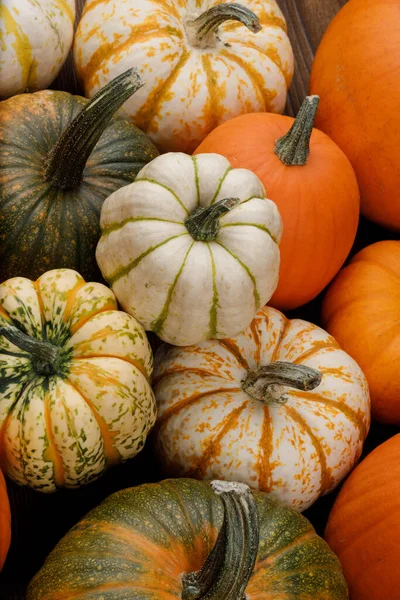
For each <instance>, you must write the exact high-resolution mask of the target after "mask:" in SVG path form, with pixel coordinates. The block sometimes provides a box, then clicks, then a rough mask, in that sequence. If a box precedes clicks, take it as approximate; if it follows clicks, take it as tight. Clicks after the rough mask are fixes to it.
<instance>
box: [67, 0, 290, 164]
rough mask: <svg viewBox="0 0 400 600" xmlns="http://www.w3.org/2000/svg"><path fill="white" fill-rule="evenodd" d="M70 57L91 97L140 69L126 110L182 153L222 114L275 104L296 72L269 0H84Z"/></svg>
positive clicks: (272, 108)
mask: <svg viewBox="0 0 400 600" xmlns="http://www.w3.org/2000/svg"><path fill="white" fill-rule="evenodd" d="M74 60H75V66H76V70H77V73H78V75H79V77H80V79H81V80H82V82H83V85H84V89H85V94H86V95H87V96H88V97H92V96H93V95H94V94H95V93H96V91H97V90H98V89H99V88H100V87H102V86H103V85H105V84H106V83H108V82H109V81H110V80H111V79H112V78H113V77H115V76H116V75H118V74H120V73H122V72H123V71H125V70H126V69H127V68H128V67H132V66H135V67H137V68H138V69H139V71H140V73H141V75H142V76H143V79H144V80H145V81H146V85H145V86H144V87H143V88H142V89H141V90H139V92H137V93H136V94H135V96H134V97H132V98H131V99H130V100H128V102H127V103H126V104H125V108H126V110H127V112H128V114H129V115H130V116H131V118H132V119H133V121H134V122H135V124H136V125H137V126H138V127H140V128H141V129H143V131H145V132H146V133H147V134H148V135H149V136H150V137H151V138H152V139H153V141H154V142H155V144H156V145H157V146H158V147H159V149H160V150H162V151H181V152H188V153H191V152H193V151H194V149H195V148H196V147H197V146H198V145H199V143H200V142H201V141H202V140H203V139H204V138H205V137H206V135H207V134H208V133H209V132H210V131H211V130H212V129H214V128H215V127H216V126H217V125H219V124H220V123H222V122H223V121H226V120H227V119H230V118H232V117H235V116H238V115H240V114H243V113H249V112H260V111H269V112H282V111H283V109H284V107H285V103H286V96H287V90H288V87H289V85H290V83H291V79H292V76H293V54H292V48H291V45H290V42H289V39H288V37H287V33H286V23H285V19H284V17H283V15H282V12H281V11H280V9H279V7H278V5H277V3H276V2H275V0H241V4H237V3H231V2H227V3H224V4H222V3H221V0H87V2H86V5H85V8H84V12H83V15H82V19H81V21H80V23H79V27H78V30H77V33H76V37H75V44H74Z"/></svg>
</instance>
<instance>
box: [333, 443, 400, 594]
mask: <svg viewBox="0 0 400 600" xmlns="http://www.w3.org/2000/svg"><path fill="white" fill-rule="evenodd" d="M399 458H400V435H396V436H394V437H392V438H390V439H389V440H388V441H386V442H385V443H384V444H381V445H380V446H378V447H377V448H375V450H374V451H373V452H372V453H371V454H369V455H368V456H367V457H366V458H365V459H364V460H363V461H362V462H361V463H360V464H359V465H358V467H357V468H356V469H355V470H354V471H353V473H352V474H351V475H350V477H349V478H348V479H347V481H346V482H345V483H344V485H343V487H342V489H341V490H340V492H339V495H338V497H337V499H336V501H335V504H334V506H333V509H332V512H331V513H330V515H329V520H328V524H327V527H326V530H325V538H326V540H327V542H328V544H329V545H330V546H331V548H332V549H333V550H334V552H336V553H337V555H338V556H339V559H340V561H341V563H342V566H343V569H344V573H345V576H346V579H347V582H348V584H349V591H350V596H351V600H388V599H389V598H393V600H394V599H395V598H396V597H397V596H398V590H399V586H400V566H399V565H400V547H399V539H400V504H399V491H398V482H399V481H400V460H399Z"/></svg>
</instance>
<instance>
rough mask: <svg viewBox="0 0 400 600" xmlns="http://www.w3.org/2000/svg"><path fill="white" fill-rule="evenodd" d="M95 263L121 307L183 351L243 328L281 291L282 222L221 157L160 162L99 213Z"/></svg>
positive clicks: (254, 182) (256, 185) (258, 190)
mask: <svg viewBox="0 0 400 600" xmlns="http://www.w3.org/2000/svg"><path fill="white" fill-rule="evenodd" d="M101 228H102V236H101V239H100V241H99V244H98V247H97V251H96V256H97V262H98V264H99V267H100V269H101V272H102V274H103V276H104V277H105V279H106V280H107V282H108V283H109V285H110V286H111V288H112V289H113V291H114V293H115V295H116V297H117V299H118V302H119V303H120V305H121V307H122V308H123V310H125V311H126V312H128V313H130V314H132V315H133V316H135V317H136V318H137V319H138V321H140V323H142V325H143V326H144V327H145V329H148V330H151V331H154V332H155V333H156V334H157V335H158V336H159V337H160V338H161V339H163V340H165V341H167V342H170V343H171V344H175V345H177V346H186V345H189V344H194V343H197V342H200V341H201V340H205V339H207V338H209V337H213V338H222V337H226V336H228V335H233V334H237V333H239V332H240V331H242V330H243V329H245V328H246V327H247V326H248V325H249V324H250V322H251V320H252V319H253V317H254V315H255V313H256V312H257V310H258V308H259V307H260V306H262V305H263V304H265V303H266V302H267V301H268V300H269V299H270V297H271V295H272V293H273V292H274V290H275V288H276V285H277V282H278V273H279V248H278V244H279V241H280V238H281V232H282V224H281V218H280V216H279V212H278V209H277V208H276V205H275V204H274V203H273V202H271V201H270V200H268V199H267V198H265V190H264V187H263V185H262V183H261V181H260V180H259V179H258V178H257V177H256V176H255V175H254V173H252V172H251V171H247V170H245V169H232V167H231V165H230V164H229V162H228V161H227V160H226V158H224V157H222V156H219V155H217V154H203V155H199V156H197V157H191V156H188V155H186V154H183V153H180V152H171V153H168V154H164V155H162V156H159V157H158V158H156V159H155V160H153V161H152V162H151V163H149V164H148V165H147V166H146V167H144V168H143V169H142V170H141V171H140V173H139V174H138V176H137V178H136V180H135V182H134V183H132V184H131V185H128V186H125V187H124V188H121V189H120V190H119V191H117V192H115V193H114V194H112V195H111V196H110V197H109V198H107V200H106V201H105V203H104V206H103V208H102V211H101Z"/></svg>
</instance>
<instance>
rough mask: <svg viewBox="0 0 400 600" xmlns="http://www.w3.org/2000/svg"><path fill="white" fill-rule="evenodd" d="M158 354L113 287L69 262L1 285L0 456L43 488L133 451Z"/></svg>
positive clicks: (79, 478) (149, 417)
mask: <svg viewBox="0 0 400 600" xmlns="http://www.w3.org/2000/svg"><path fill="white" fill-rule="evenodd" d="M152 369H153V358H152V352H151V348H150V346H149V343H148V340H147V337H146V334H145V332H144V330H143V328H142V326H141V325H140V324H139V323H138V322H137V321H136V320H135V319H134V318H133V317H131V316H130V315H127V314H126V313H123V312H122V311H119V310H117V302H116V299H115V296H114V294H113V293H112V291H111V290H110V289H109V288H107V287H106V286H104V285H102V284H100V283H85V281H84V280H83V279H82V277H81V276H80V275H79V274H78V273H77V272H76V271H72V270H69V269H57V270H53V271H48V272H47V273H45V274H44V275H42V276H41V277H40V278H39V279H38V280H37V281H36V282H32V281H30V280H29V279H25V278H22V277H15V278H13V279H9V280H8V281H6V282H4V283H3V284H1V285H0V460H1V466H2V469H3V470H4V471H5V473H6V474H7V475H8V476H9V477H10V478H11V479H13V480H14V481H16V482H17V483H19V484H21V485H29V486H31V487H32V488H34V489H36V490H39V491H42V492H52V491H54V490H56V489H57V488H60V487H64V486H65V487H71V488H72V487H77V486H79V485H82V484H86V483H89V482H90V481H92V480H94V479H96V478H97V477H99V475H101V473H102V472H103V471H104V470H105V469H106V468H107V467H108V466H109V465H112V464H115V463H118V462H121V461H123V460H126V459H128V458H131V457H133V456H135V454H137V453H138V452H139V451H140V450H141V449H142V447H143V445H144V442H145V439H146V436H147V433H148V432H149V430H150V428H151V427H152V426H153V424H154V421H155V417H156V408H155V400H154V396H153V392H152V390H151V386H150V383H149V379H150V376H151V372H152Z"/></svg>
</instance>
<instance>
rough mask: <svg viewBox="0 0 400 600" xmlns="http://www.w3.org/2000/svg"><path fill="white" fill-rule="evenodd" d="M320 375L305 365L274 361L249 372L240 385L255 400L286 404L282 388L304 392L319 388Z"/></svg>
mask: <svg viewBox="0 0 400 600" xmlns="http://www.w3.org/2000/svg"><path fill="white" fill-rule="evenodd" d="M321 380H322V375H321V373H320V372H319V371H317V370H316V369H312V368H311V367H307V366H306V365H295V364H293V363H290V362H283V361H276V362H273V363H270V364H269V365H266V366H264V367H259V368H258V369H256V370H255V371H249V373H248V374H247V377H246V379H245V380H244V381H243V383H242V388H243V390H244V391H245V392H246V393H247V394H248V395H249V396H251V397H252V398H254V399H255V400H261V402H265V403H267V404H268V403H271V402H272V403H279V404H283V403H284V402H286V398H285V397H284V395H283V392H284V389H283V388H284V387H285V386H286V387H291V388H295V389H296V390H302V391H304V392H306V391H310V390H314V389H315V388H316V387H318V386H319V384H320V383H321Z"/></svg>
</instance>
